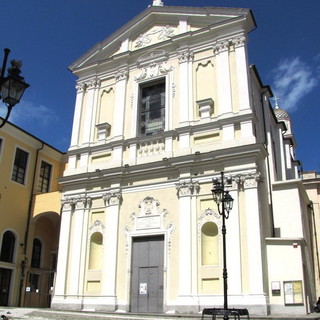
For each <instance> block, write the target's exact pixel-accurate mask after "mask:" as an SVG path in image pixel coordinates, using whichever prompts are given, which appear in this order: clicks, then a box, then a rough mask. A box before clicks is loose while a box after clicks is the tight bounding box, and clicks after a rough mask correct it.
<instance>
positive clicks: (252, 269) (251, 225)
mask: <svg viewBox="0 0 320 320" xmlns="http://www.w3.org/2000/svg"><path fill="white" fill-rule="evenodd" d="M259 180H260V176H259V174H251V175H248V176H246V177H245V180H244V183H243V187H244V201H245V215H246V230H247V231H246V235H247V264H246V267H247V268H248V269H247V276H248V277H249V278H248V290H249V294H253V295H259V294H260V295H263V294H264V287H263V270H264V269H263V263H262V245H261V241H262V240H261V239H262V238H263V237H262V230H261V221H260V220H261V216H260V208H259V194H258V181H259Z"/></svg>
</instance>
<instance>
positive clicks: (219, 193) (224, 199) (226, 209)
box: [202, 172, 249, 320]
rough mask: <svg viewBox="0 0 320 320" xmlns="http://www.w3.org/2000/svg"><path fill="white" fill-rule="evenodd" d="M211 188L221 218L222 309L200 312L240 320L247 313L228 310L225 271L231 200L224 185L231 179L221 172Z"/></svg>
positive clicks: (225, 319)
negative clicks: (227, 222)
mask: <svg viewBox="0 0 320 320" xmlns="http://www.w3.org/2000/svg"><path fill="white" fill-rule="evenodd" d="M212 183H213V188H212V190H211V191H212V196H213V200H214V202H215V203H216V204H217V206H218V212H219V214H220V215H221V216H222V247H223V298H224V299H223V308H222V309H221V308H206V309H204V310H203V311H202V317H203V316H204V315H206V314H207V315H211V316H212V319H213V320H214V319H216V316H217V315H220V316H223V319H224V320H228V319H229V316H232V317H234V319H240V316H247V318H249V312H248V310H247V309H234V308H233V309H229V308H228V271H227V254H226V231H227V230H226V219H228V218H229V213H230V211H231V210H232V207H233V198H232V197H231V195H230V193H229V191H228V190H226V189H225V185H230V184H231V183H232V177H231V176H227V177H225V175H224V172H221V175H220V178H214V179H212Z"/></svg>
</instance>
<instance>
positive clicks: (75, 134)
mask: <svg viewBox="0 0 320 320" xmlns="http://www.w3.org/2000/svg"><path fill="white" fill-rule="evenodd" d="M85 88H86V85H85V84H84V83H78V84H77V86H76V89H77V97H76V105H75V110H74V117H73V125H72V135H71V145H70V148H73V147H76V146H77V145H78V143H79V132H80V121H81V111H82V103H83V96H84V90H85Z"/></svg>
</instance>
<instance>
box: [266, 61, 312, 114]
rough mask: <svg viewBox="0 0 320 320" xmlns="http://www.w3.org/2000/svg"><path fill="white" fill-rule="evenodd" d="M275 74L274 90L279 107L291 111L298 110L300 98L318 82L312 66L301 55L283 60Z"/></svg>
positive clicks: (274, 71)
mask: <svg viewBox="0 0 320 320" xmlns="http://www.w3.org/2000/svg"><path fill="white" fill-rule="evenodd" d="M273 74H274V80H273V86H272V91H273V92H274V94H275V96H277V97H278V98H279V107H280V108H283V109H286V110H289V111H294V110H296V109H297V108H298V105H299V102H300V100H301V99H302V98H303V97H304V96H306V95H307V94H308V93H310V92H311V91H312V89H313V88H314V87H315V86H316V85H317V83H318V77H317V75H316V74H314V73H313V71H312V68H311V66H309V65H307V64H306V63H305V62H303V61H301V59H300V58H299V57H295V58H291V59H285V60H283V61H281V62H280V63H279V64H278V66H277V68H275V69H274V70H273Z"/></svg>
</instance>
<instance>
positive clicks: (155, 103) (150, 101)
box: [139, 79, 165, 136]
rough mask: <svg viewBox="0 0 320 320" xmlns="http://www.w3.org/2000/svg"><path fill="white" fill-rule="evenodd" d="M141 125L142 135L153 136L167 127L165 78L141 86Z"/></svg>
mask: <svg viewBox="0 0 320 320" xmlns="http://www.w3.org/2000/svg"><path fill="white" fill-rule="evenodd" d="M139 106H140V110H139V125H140V135H141V136H151V135H155V134H158V133H161V132H163V131H164V128H165V80H164V79H162V80H160V81H156V82H152V83H148V84H144V85H141V86H140V103H139Z"/></svg>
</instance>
